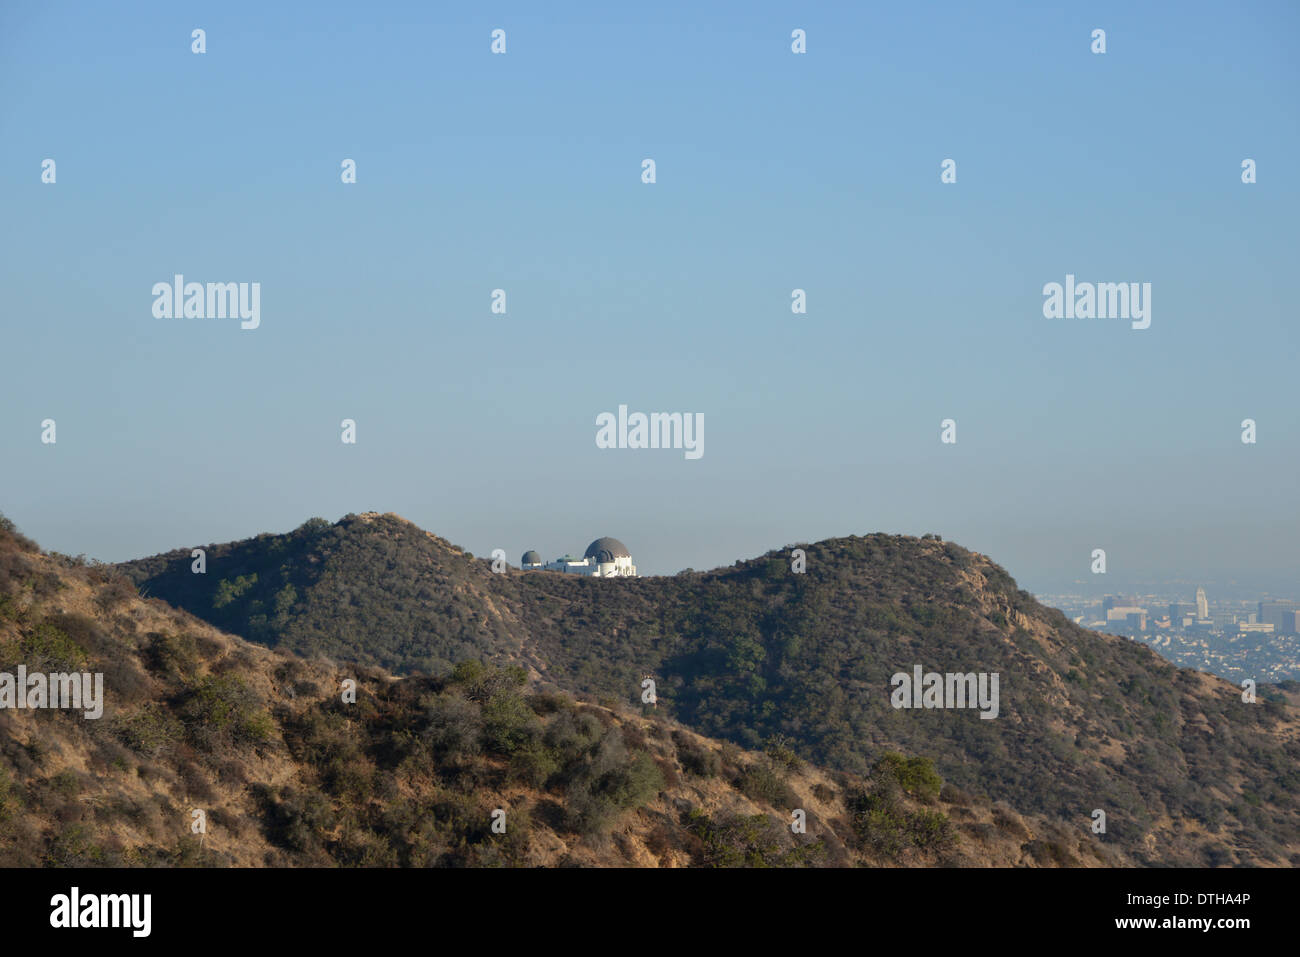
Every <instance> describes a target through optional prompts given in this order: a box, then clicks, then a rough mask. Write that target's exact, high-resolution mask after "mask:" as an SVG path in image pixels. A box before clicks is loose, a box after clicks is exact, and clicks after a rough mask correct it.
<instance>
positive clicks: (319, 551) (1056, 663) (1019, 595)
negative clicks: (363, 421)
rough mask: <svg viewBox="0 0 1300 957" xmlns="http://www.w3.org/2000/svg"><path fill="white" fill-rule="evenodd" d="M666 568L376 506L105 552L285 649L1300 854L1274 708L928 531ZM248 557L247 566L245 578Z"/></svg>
mask: <svg viewBox="0 0 1300 957" xmlns="http://www.w3.org/2000/svg"><path fill="white" fill-rule="evenodd" d="M804 549H805V551H806V553H807V570H806V573H805V574H795V573H793V572H792V571H791V566H790V556H789V553H788V552H779V553H778V552H773V553H769V554H768V555H766V556H763V557H761V558H758V559H754V560H752V561H747V562H738V563H736V565H735V566H734V567H732V568H728V569H720V570H716V571H713V572H708V573H693V572H692V573H683V574H681V575H677V576H673V577H662V578H645V579H617V580H598V579H587V578H580V577H577V576H563V575H559V574H555V573H547V572H519V571H514V570H511V571H509V572H507V573H506V574H493V573H492V572H491V570H490V567H489V563H487V562H485V561H481V560H474V559H472V558H471V557H469V556H468V555H466V554H465V553H463V552H461V551H460V550H459V549H456V548H455V547H454V546H451V545H449V544H448V543H446V542H445V541H443V540H441V539H438V538H436V537H435V536H432V535H429V534H428V533H426V532H424V531H422V530H420V529H419V528H417V527H415V526H414V525H412V524H411V523H409V522H406V521H404V520H403V519H400V518H399V517H397V516H393V515H377V514H373V513H372V514H367V515H363V516H348V517H347V518H345V519H344V520H343V521H341V522H339V523H337V524H335V525H333V526H331V525H329V524H328V523H325V522H323V521H320V520H313V521H312V522H310V523H307V524H306V525H304V526H303V527H302V528H300V529H298V530H297V531H295V532H294V533H291V534H290V535H286V536H259V537H258V538H256V539H251V540H248V541H245V542H239V543H233V544H230V545H214V546H209V548H208V563H209V565H208V574H206V575H194V574H192V573H191V571H190V559H189V553H188V552H187V551H186V552H176V553H170V554H169V555H164V556H158V557H156V558H153V559H146V560H142V561H140V562H133V563H128V564H127V565H126V566H124V569H125V570H126V571H127V572H128V574H130V575H131V576H132V578H133V579H134V580H135V581H137V582H138V583H140V585H141V588H142V589H145V590H148V591H149V593H150V594H156V595H160V596H162V597H164V598H166V599H167V600H169V601H172V602H174V603H176V604H178V605H181V606H183V607H185V608H187V609H189V610H190V611H192V612H193V613H195V614H197V615H201V616H203V617H206V618H208V619H209V620H211V621H213V622H214V623H216V624H219V625H221V626H222V627H224V628H227V629H229V630H231V631H234V632H235V633H238V634H242V635H245V636H246V637H248V638H251V639H256V640H260V641H264V642H266V643H268V644H272V645H279V646H282V647H286V648H289V649H292V650H294V651H296V652H298V653H302V654H308V655H311V654H324V655H330V656H335V657H338V658H340V659H342V660H355V661H360V662H366V663H375V664H381V665H383V666H384V667H387V668H390V669H393V670H403V671H406V670H409V671H427V672H430V673H434V674H442V673H446V672H447V671H448V670H449V669H450V667H451V666H452V664H453V663H454V662H456V661H457V660H459V659H461V658H463V657H475V656H482V655H486V656H491V657H493V658H494V659H496V660H498V661H502V662H512V663H517V664H521V665H523V666H525V667H526V668H528V669H529V670H530V671H531V672H534V673H535V674H536V675H537V676H538V678H539V680H540V681H541V682H542V683H543V684H546V685H548V686H552V687H557V688H561V689H564V690H568V691H577V692H587V693H593V694H597V695H602V696H606V697H607V698H609V699H611V700H620V701H625V702H636V701H637V700H638V696H639V694H640V683H641V680H642V678H643V676H645V675H647V674H651V675H653V676H654V678H655V680H656V681H657V683H658V694H659V710H660V712H662V713H666V714H669V715H672V716H673V717H675V718H677V719H679V720H680V721H682V722H683V723H685V724H687V725H688V726H690V727H691V728H692V729H694V730H696V731H698V732H700V733H702V734H705V735H709V736H713V737H721V738H727V739H730V740H733V741H735V742H737V743H739V744H741V745H744V746H747V747H755V746H758V745H759V744H761V743H762V742H764V741H767V740H770V739H771V738H773V737H775V736H777V735H784V736H786V737H788V738H789V739H790V740H791V741H793V742H795V744H796V745H797V746H798V747H799V748H800V750H801V751H802V752H803V753H805V754H806V755H807V756H808V757H809V758H810V759H812V760H814V761H817V762H820V763H824V764H827V765H829V766H831V767H834V768H837V769H841V770H846V771H851V772H856V773H865V772H866V771H868V770H869V768H870V767H871V766H872V764H873V763H875V762H876V761H878V760H879V758H880V755H881V754H883V753H884V752H886V751H888V750H900V751H903V752H906V753H909V754H921V755H925V756H928V757H931V758H933V760H934V762H935V765H936V767H937V768H938V770H939V772H940V773H941V774H942V775H943V776H944V777H945V778H946V779H948V780H950V781H952V782H953V783H954V784H955V785H957V786H959V787H961V788H962V789H964V790H966V791H969V792H971V793H974V794H978V795H981V796H983V797H984V798H985V799H988V800H1003V801H1006V802H1008V803H1009V804H1011V805H1012V806H1014V807H1015V808H1017V809H1018V810H1019V811H1021V812H1022V813H1034V814H1043V815H1046V816H1048V817H1051V818H1053V819H1060V820H1068V821H1071V822H1075V824H1076V825H1077V826H1078V827H1079V828H1081V829H1084V830H1086V829H1087V828H1088V827H1089V825H1090V824H1091V822H1092V820H1093V815H1094V811H1096V810H1102V811H1104V812H1105V814H1106V817H1107V827H1108V832H1107V836H1108V839H1109V840H1111V841H1113V842H1115V843H1117V844H1118V845H1119V846H1121V847H1123V848H1124V849H1125V850H1126V851H1127V852H1128V853H1130V854H1132V855H1134V857H1135V858H1137V859H1138V860H1140V861H1145V862H1149V863H1160V864H1193V863H1195V864H1205V863H1209V864H1225V863H1237V864H1287V863H1294V862H1295V861H1297V860H1300V857H1296V855H1300V808H1298V806H1297V793H1298V792H1300V770H1297V768H1298V767H1300V760H1298V759H1300V735H1298V733H1297V721H1296V712H1295V707H1294V704H1292V703H1288V702H1287V701H1286V700H1285V698H1284V696H1283V695H1281V694H1279V693H1277V691H1276V690H1270V689H1265V691H1264V692H1263V693H1262V695H1261V699H1260V700H1259V701H1258V702H1256V703H1249V704H1248V703H1245V702H1243V701H1242V696H1241V690H1240V689H1239V688H1236V687H1234V686H1233V685H1231V684H1229V683H1227V682H1224V681H1221V680H1219V679H1216V678H1213V677H1211V676H1209V675H1204V674H1200V673H1197V672H1193V671H1189V670H1183V669H1178V668H1175V667H1174V666H1172V665H1170V664H1169V663H1168V662H1166V661H1164V660H1163V659H1161V658H1159V657H1158V656H1157V655H1155V654H1154V653H1152V652H1151V651H1150V650H1149V649H1146V648H1144V647H1142V646H1139V645H1136V644H1134V643H1133V642H1131V641H1129V640H1127V639H1123V638H1117V637H1112V636H1106V635H1099V634H1096V633H1094V632H1090V631H1087V630H1085V629H1082V628H1079V627H1077V626H1075V625H1073V624H1072V623H1071V622H1069V621H1067V620H1066V619H1065V618H1064V617H1063V616H1062V615H1061V614H1060V613H1059V612H1057V611H1055V610H1051V609H1047V608H1044V607H1042V606H1041V605H1039V604H1038V603H1037V602H1036V601H1035V600H1034V599H1033V598H1032V596H1030V595H1028V594H1027V593H1026V592H1023V591H1020V590H1018V589H1017V587H1016V585H1015V582H1014V581H1013V580H1012V579H1011V578H1010V576H1008V575H1007V574H1006V572H1005V571H1004V570H1002V569H1001V568H999V567H998V566H997V565H995V564H993V563H992V562H991V561H989V560H988V559H987V558H986V557H984V556H981V555H978V554H975V553H972V552H969V551H967V550H965V549H962V548H960V547H959V546H956V545H953V544H951V543H944V542H942V541H939V540H938V539H935V538H926V539H915V538H906V537H901V536H889V535H869V536H865V537H858V536H854V537H850V538H842V539H833V540H829V541H826V542H819V543H816V544H812V545H807V546H804ZM254 574H256V575H257V579H256V581H253V580H252V575H254ZM918 665H919V666H921V668H922V669H923V671H926V672H929V671H935V672H940V673H945V672H959V673H967V672H977V673H978V672H984V673H990V674H992V673H996V674H997V675H998V676H999V680H1000V708H999V714H998V716H997V717H996V718H995V719H993V720H984V719H981V717H980V716H979V714H978V713H977V712H976V711H973V710H953V709H934V710H910V709H906V710H898V709H895V708H893V707H892V706H891V705H890V692H891V680H890V679H891V676H892V675H894V674H896V673H899V672H902V673H907V674H910V673H911V672H912V670H913V668H914V667H915V666H918Z"/></svg>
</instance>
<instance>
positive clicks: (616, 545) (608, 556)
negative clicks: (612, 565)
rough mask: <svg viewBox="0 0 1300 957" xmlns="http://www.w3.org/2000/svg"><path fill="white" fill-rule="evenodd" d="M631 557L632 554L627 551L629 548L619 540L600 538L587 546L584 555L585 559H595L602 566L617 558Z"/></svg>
mask: <svg viewBox="0 0 1300 957" xmlns="http://www.w3.org/2000/svg"><path fill="white" fill-rule="evenodd" d="M631 557H632V553H631V552H629V551H628V550H627V546H626V545H624V544H623V543H622V542H620V541H619V540H618V539H617V538H598V539H596V540H595V541H594V542H592V543H591V544H590V545H588V546H587V551H586V553H585V554H584V555H583V558H592V559H595V561H596V563H597V564H600V565H603V564H605V563H606V562H612V561H613V560H614V559H616V558H631Z"/></svg>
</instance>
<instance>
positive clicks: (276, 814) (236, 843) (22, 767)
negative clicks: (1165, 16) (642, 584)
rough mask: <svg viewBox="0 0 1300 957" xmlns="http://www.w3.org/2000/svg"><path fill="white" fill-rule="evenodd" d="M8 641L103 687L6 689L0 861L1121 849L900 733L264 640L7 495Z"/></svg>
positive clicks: (1004, 855) (1046, 854) (1057, 858)
mask: <svg viewBox="0 0 1300 957" xmlns="http://www.w3.org/2000/svg"><path fill="white" fill-rule="evenodd" d="M19 664H23V665H25V666H26V667H28V668H29V669H31V670H33V671H34V670H37V669H48V670H53V671H77V670H86V671H90V672H96V671H98V672H102V673H103V674H104V676H105V689H106V690H105V698H106V701H105V707H104V713H103V716H102V717H101V718H99V719H94V720H87V719H85V718H84V717H83V716H82V715H81V714H80V713H77V712H68V711H59V710H18V711H13V710H7V709H6V710H0V866H32V865H47V866H61V865H145V866H159V865H163V866H165V865H196V866H228V865H239V866H259V865H270V866H299V865H356V866H429V865H442V866H461V865H472V866H495V865H541V866H546V865H591V866H746V865H748V866H759V865H762V866H791V867H796V866H797V867H803V866H827V865H830V866H837V865H838V866H845V865H929V864H950V865H965V866H975V865H1026V866H1036V865H1045V866H1054V865H1072V866H1075V865H1078V866H1089V865H1096V864H1123V863H1126V858H1125V857H1124V855H1123V854H1121V853H1119V852H1118V851H1116V850H1115V849H1114V848H1112V847H1110V846H1108V845H1107V844H1106V843H1105V842H1104V841H1102V840H1100V839H1098V838H1095V837H1093V836H1092V835H1089V834H1087V833H1079V832H1078V830H1077V829H1074V828H1071V827H1069V826H1067V825H1063V824H1061V823H1060V822H1050V821H1045V820H1042V819H1039V818H1035V817H1033V816H1030V817H1022V816H1020V815H1018V814H1017V813H1016V812H1015V811H1013V810H1012V809H1010V808H1007V807H1005V806H995V805H991V804H989V803H988V802H981V801H979V800H977V799H974V798H972V797H971V796H970V795H966V794H964V793H962V792H961V791H960V790H958V789H955V788H952V787H951V786H942V784H941V782H940V780H939V779H938V777H937V776H936V775H935V774H934V773H933V771H932V770H931V769H930V768H929V766H928V764H927V763H926V762H924V761H919V760H916V759H909V758H904V757H903V756H901V755H886V756H884V757H883V758H882V760H881V761H879V762H878V763H877V765H876V767H875V768H874V769H873V771H872V774H871V776H870V778H869V779H865V780H864V779H861V778H858V777H855V776H852V775H847V774H828V773H826V772H824V771H822V770H820V769H817V768H814V767H811V766H809V765H807V764H806V763H804V762H802V761H801V760H799V759H798V758H797V757H796V756H795V755H794V753H793V751H791V749H790V748H789V747H788V746H786V745H785V744H783V743H781V742H773V743H772V745H771V746H770V747H769V748H768V749H767V751H766V752H765V753H763V754H757V753H751V752H745V751H742V750H740V749H739V748H736V747H735V746H733V745H727V744H720V743H718V742H715V741H710V740H708V739H705V738H702V737H700V736H698V735H696V734H693V733H691V732H690V731H688V730H686V729H684V728H682V727H680V726H679V725H677V724H676V723H675V722H673V721H671V720H669V719H667V718H666V717H664V716H663V715H660V714H655V713H651V714H639V713H636V712H635V711H633V710H630V709H617V708H609V707H606V706H602V705H599V704H594V703H592V702H590V701H579V700H575V699H573V698H571V697H568V696H565V695H557V694H548V693H532V694H529V693H527V692H526V691H525V685H526V676H525V674H524V673H523V671H522V670H521V669H508V668H504V669H503V668H494V667H491V666H484V665H482V664H480V663H478V662H477V661H473V660H466V661H465V662H463V663H461V664H460V665H459V666H457V667H456V668H455V669H454V671H453V672H452V673H451V674H450V675H448V676H447V677H445V678H441V679H435V678H428V677H409V678H405V679H397V678H393V677H392V676H390V675H387V674H385V673H384V672H382V671H379V670H376V669H371V668H364V667H344V668H339V667H336V666H333V665H330V664H328V663H325V662H322V661H312V662H309V661H305V660H303V659H300V658H297V657H295V656H293V655H290V654H288V653H286V652H283V651H278V650H277V651H273V650H269V649H266V648H263V647H260V646H258V645H256V644H251V643H248V642H246V641H244V640H243V639H240V638H238V637H234V636H231V635H227V634H224V633H222V632H220V631H218V630H217V629H215V628H214V627H212V626H211V625H208V624H205V623H203V622H201V621H199V620H197V619H195V618H193V617H192V616H190V615H188V614H187V613H185V612H182V611H178V610H177V609H175V608H172V607H170V606H168V605H166V604H164V603H163V602H161V601H159V600H157V599H150V600H142V599H140V598H139V597H137V596H136V594H135V593H134V590H133V589H132V588H131V587H130V585H129V584H128V583H127V582H126V581H125V580H124V579H122V578H121V577H119V576H118V575H116V574H115V573H114V572H113V571H112V570H111V569H109V568H106V567H104V566H98V567H96V566H91V567H85V566H81V565H78V564H77V563H75V562H74V561H69V560H66V559H62V558H59V557H57V556H47V555H43V554H41V553H39V552H38V551H37V550H35V548H34V546H32V545H31V543H30V542H27V541H26V540H24V539H22V538H21V537H20V536H17V535H16V534H14V533H13V531H12V529H11V528H10V527H9V526H8V525H7V524H6V523H5V522H4V520H3V518H0V672H9V673H12V672H13V671H14V669H16V667H17V665H19ZM344 679H354V680H355V681H356V683H357V688H356V698H355V701H354V702H347V701H345V700H344V697H343V695H342V694H340V688H341V687H342V682H343V680H344ZM796 809H798V810H800V811H802V812H803V814H804V815H805V822H806V829H805V831H804V832H802V833H795V831H793V830H792V829H791V827H790V826H789V825H790V823H791V821H792V811H794V810H796ZM498 810H499V811H502V812H504V815H505V816H504V818H501V819H500V820H502V821H503V822H504V825H505V827H504V831H502V832H500V833H498V832H497V831H494V830H493V820H494V814H495V812H497V811H498ZM196 812H200V813H199V814H198V815H196ZM200 821H201V822H202V824H203V828H202V829H196V824H197V823H198V822H200Z"/></svg>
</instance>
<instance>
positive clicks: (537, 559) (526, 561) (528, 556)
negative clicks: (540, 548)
mask: <svg viewBox="0 0 1300 957" xmlns="http://www.w3.org/2000/svg"><path fill="white" fill-rule="evenodd" d="M519 563H520V564H521V565H540V564H541V563H542V556H541V555H538V554H537V553H536V552H534V551H532V550H531V549H530V550H529V551H526V552H524V557H523V558H521V559H520V560H519Z"/></svg>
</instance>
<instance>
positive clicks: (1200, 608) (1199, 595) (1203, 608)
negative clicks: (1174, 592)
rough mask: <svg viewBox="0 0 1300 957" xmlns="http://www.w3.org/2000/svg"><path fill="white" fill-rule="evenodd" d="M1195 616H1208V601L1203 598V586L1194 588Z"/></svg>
mask: <svg viewBox="0 0 1300 957" xmlns="http://www.w3.org/2000/svg"><path fill="white" fill-rule="evenodd" d="M1196 617H1197V618H1209V617H1210V603H1209V602H1208V601H1206V600H1205V589H1204V588H1198V589H1196Z"/></svg>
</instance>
